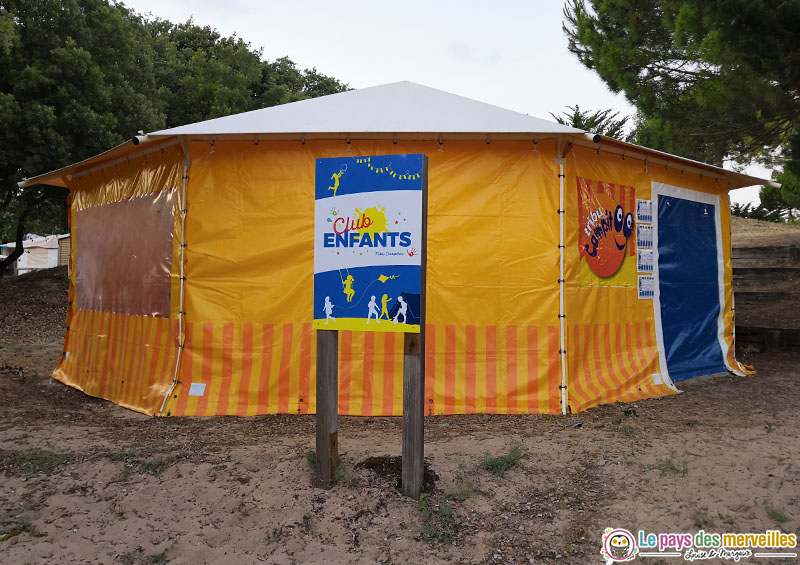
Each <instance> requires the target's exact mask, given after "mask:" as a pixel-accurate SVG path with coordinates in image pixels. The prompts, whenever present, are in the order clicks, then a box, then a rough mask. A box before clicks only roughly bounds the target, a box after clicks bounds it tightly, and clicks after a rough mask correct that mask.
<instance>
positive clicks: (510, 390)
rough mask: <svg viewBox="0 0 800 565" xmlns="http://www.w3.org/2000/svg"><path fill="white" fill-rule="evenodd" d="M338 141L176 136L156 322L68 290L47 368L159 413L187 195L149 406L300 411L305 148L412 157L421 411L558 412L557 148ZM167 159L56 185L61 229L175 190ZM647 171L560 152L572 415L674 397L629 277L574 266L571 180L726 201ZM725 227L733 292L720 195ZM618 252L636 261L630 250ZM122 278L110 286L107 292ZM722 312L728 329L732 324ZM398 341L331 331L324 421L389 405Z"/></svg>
mask: <svg viewBox="0 0 800 565" xmlns="http://www.w3.org/2000/svg"><path fill="white" fill-rule="evenodd" d="M346 147H347V146H346V144H345V143H343V142H321V141H318V142H315V141H308V142H307V143H305V144H300V143H299V142H266V141H261V142H260V143H259V144H258V145H255V144H254V143H252V142H221V141H218V142H216V143H215V145H214V146H213V147H212V146H211V145H210V144H208V143H200V142H194V143H192V144H191V151H190V156H191V167H190V168H189V170H188V181H187V186H186V194H187V196H186V202H185V203H183V202H182V201H180V198H178V201H177V203H176V209H175V211H174V213H175V216H174V222H173V223H174V231H173V233H172V248H173V254H172V262H171V266H170V272H171V292H170V304H171V308H170V310H171V311H170V317H169V318H164V317H157V316H152V315H146V314H145V315H142V314H141V313H140V314H130V313H107V312H87V311H81V310H77V309H76V308H75V307H74V301H73V303H72V304H71V306H70V313H69V321H68V326H69V331H68V335H67V339H66V343H65V354H64V356H63V357H62V359H61V361H60V362H59V365H58V367H57V369H56V371H55V374H54V376H55V377H56V378H57V379H59V380H61V381H63V382H65V383H67V384H69V385H72V386H75V387H77V388H79V389H81V390H84V391H85V392H87V393H88V394H91V395H94V396H99V397H102V398H107V399H109V400H112V401H114V402H117V403H119V404H121V405H123V406H127V407H129V408H132V409H134V410H138V411H141V412H145V413H148V414H154V413H158V410H159V408H160V406H161V403H162V400H163V398H164V395H165V394H166V392H167V390H168V389H169V387H170V384H171V383H172V380H173V374H174V371H175V366H176V361H177V356H178V355H177V354H178V335H179V327H178V320H179V317H178V312H179V310H180V306H179V298H178V297H179V283H180V281H179V277H180V276H179V273H180V249H181V248H180V246H181V241H182V238H181V233H180V232H181V224H180V210H181V209H183V207H184V206H185V209H186V210H187V213H186V227H185V243H186V247H185V252H186V258H185V269H186V271H185V276H186V280H185V303H184V308H183V309H184V311H185V312H186V325H185V328H183V329H182V332H183V335H184V339H185V348H184V351H183V353H182V355H181V356H180V357H181V361H180V368H179V372H178V381H179V384H178V385H177V386H176V387H175V388H174V390H173V391H172V393H171V394H170V396H169V398H168V399H167V402H166V405H165V408H164V410H163V412H162V413H163V414H164V415H199V416H208V415H216V414H238V415H253V414H266V413H313V412H314V410H315V404H314V391H315V372H316V369H315V351H316V342H315V335H314V331H313V330H312V327H311V321H312V299H313V234H314V226H313V222H314V213H313V211H314V170H315V167H314V164H315V159H317V158H320V157H335V156H342V155H347V156H359V155H381V154H393V153H424V154H426V155H427V156H428V158H429V209H428V226H429V231H428V263H427V264H428V275H427V300H428V302H427V304H428V306H427V314H428V326H427V341H426V381H425V403H426V413H427V414H457V413H482V412H487V413H549V414H557V413H561V411H562V407H561V390H560V389H559V386H560V385H561V378H562V376H561V363H560V353H559V351H560V349H561V344H560V326H559V318H558V314H559V283H558V279H559V276H560V274H559V247H558V246H559V214H558V208H559V177H558V174H559V167H558V165H556V164H555V163H554V159H555V156H556V152H555V144H554V143H553V142H549V143H548V142H540V143H539V144H538V149H537V150H536V151H532V150H531V149H532V145H531V143H529V142H498V141H492V143H491V144H490V145H487V144H486V143H485V142H474V141H463V142H459V141H448V142H447V143H446V144H445V145H444V148H443V149H444V151H439V148H440V147H439V144H438V143H433V142H431V143H425V142H419V143H413V142H401V143H398V144H396V145H395V144H393V143H392V142H391V141H387V142H381V141H375V142H365V141H359V142H354V143H352V145H351V147H352V151H351V152H350V153H347V152H346ZM183 159H184V155H183V153H182V151H181V150H180V149H179V148H178V146H174V147H172V148H170V149H166V150H165V151H163V152H158V153H156V154H149V155H147V156H146V158H141V157H139V158H137V159H133V160H131V162H130V163H129V164H128V163H125V164H121V165H118V166H117V167H116V168H113V169H109V170H106V171H103V172H100V173H94V174H93V175H91V176H85V177H81V178H80V179H77V180H76V181H73V182H72V183H71V185H70V189H71V190H72V197H71V208H70V218H71V222H72V226H71V229H72V232H73V235H75V234H78V235H79V236H80V232H81V225H80V222H81V214H80V211H81V210H83V209H86V208H89V207H95V206H101V205H104V204H108V203H111V202H120V201H124V200H126V199H130V198H138V197H145V195H147V194H149V193H153V192H158V191H162V190H176V189H177V190H178V193H180V190H179V188H180V185H181V176H182V167H181V161H182V160H183ZM650 169H651V170H650V171H649V172H648V171H646V170H645V168H644V166H643V165H642V164H641V163H640V162H635V161H631V160H630V159H629V160H627V161H623V160H622V159H620V158H617V157H613V156H605V155H600V156H598V155H597V154H596V153H595V152H594V151H589V150H583V149H578V148H575V149H573V150H571V151H568V154H567V165H566V167H565V170H566V179H565V195H566V203H565V208H566V214H565V222H566V234H567V235H566V237H567V239H566V242H565V245H566V281H567V284H566V312H567V317H566V321H567V331H566V340H567V343H566V351H567V364H566V367H567V403H568V407H569V409H570V410H572V411H573V412H575V411H580V410H584V409H586V408H588V407H591V406H594V405H597V404H600V403H606V402H615V401H617V400H622V401H630V400H636V399H640V398H648V397H652V396H662V395H666V394H671V393H673V392H674V391H673V390H672V389H671V388H669V387H668V386H666V385H663V384H661V385H657V384H655V382H654V380H653V376H652V375H653V373H655V372H658V369H657V367H658V352H657V348H656V345H655V324H654V316H653V302H652V301H651V300H639V299H638V298H637V294H636V288H635V287H622V288H614V287H601V286H596V287H595V286H584V285H583V284H582V283H581V278H580V273H579V271H580V261H579V257H578V242H577V238H578V235H577V234H578V214H577V207H578V201H577V199H578V196H577V195H578V190H577V182H578V180H577V178H578V177H581V178H589V179H596V180H602V181H604V182H608V183H617V184H620V185H625V186H627V187H634V188H635V195H636V198H649V191H650V182H651V180H655V181H660V182H669V183H671V184H676V185H680V186H687V187H690V188H692V189H694V190H706V191H720V194H721V195H722V197H723V199H724V202H727V197H726V195H725V192H724V190H723V189H722V188H719V187H717V186H716V185H715V183H714V181H713V180H709V179H704V180H703V179H700V177H699V176H698V175H692V176H691V179H688V177H689V176H690V175H686V176H685V177H681V175H680V173H677V176H676V174H675V173H671V172H668V171H665V170H664V169H663V167H662V168H661V170H655V167H651V168H650ZM626 194H627V193H626ZM628 196H629V194H627V196H626V197H628ZM154 210H155V208H154ZM722 222H723V224H722V225H723V232H724V233H723V241H724V243H725V253H726V255H725V257H726V260H725V269H726V271H725V274H726V279H725V280H726V300H730V299H731V298H732V296H731V292H730V253H729V245H730V239H729V234H728V231H729V217H728V208H727V207H726V206H723V210H722ZM108 229H109V237H117V236H115V235H114V233H115V232H114V230H113V226H109V228H108ZM120 237H122V236H120ZM128 237H129V238H130V237H133V238H134V239H136V240H137V241H138V240H141V241H139V243H140V245H141V246H142V250H143V252H144V253H146V252H147V249H148V248H149V247H150V244H149V243H148V240H153V239H154V238H155V236H154V235H149V236H148V235H147V234H128ZM72 241H73V242H74V244H73V251H72V253H73V257H72V261H73V264H75V259H76V255H80V254H81V253H82V252H85V253H88V252H90V250H87V249H86V247H87V246H88V245H90V244H87V243H84V244H83V245H84V249H83V250H82V248H81V240H80V237H78V238H75V237H73V238H72ZM131 244H132V243H131V242H130V241H128V242H127V243H125V245H131ZM625 261H628V262H631V261H634V262H635V256H633V257H632V258H631V257H626V258H625ZM123 283H124V281H123ZM74 284H75V281H74V280H73V281H72V285H73V286H72V287H71V292H70V295H71V297H74V295H75V288H74ZM124 287H125V285H124V284H121V288H117V289H112V290H110V291H109V292H117V293H122V294H121V295H120V296H124V291H125V288H124ZM71 300H74V298H71ZM729 310H730V309H729V308H728V309H726V312H727V313H729ZM725 320H726V335H728V333H732V319H731V317H730V316H727V315H726V318H725ZM728 330H731V331H730V332H728ZM402 340H403V337H402V334H395V333H387V334H382V333H361V332H340V335H339V360H340V367H339V408H340V413H341V414H350V415H400V414H401V413H402V359H403V356H402V346H403V342H402ZM731 351H732V348H731ZM730 361H731V362H732V357H731V360H730ZM193 383H194V384H196V385H205V386H204V387H203V386H195V387H191V385H192V384H193ZM192 388H193V394H192V395H190V394H189V393H190V389H192Z"/></svg>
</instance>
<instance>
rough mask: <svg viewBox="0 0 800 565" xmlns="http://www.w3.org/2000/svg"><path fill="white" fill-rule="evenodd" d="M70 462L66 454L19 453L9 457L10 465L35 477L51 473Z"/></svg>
mask: <svg viewBox="0 0 800 565" xmlns="http://www.w3.org/2000/svg"><path fill="white" fill-rule="evenodd" d="M68 460H69V455H68V454H66V453H57V452H53V451H17V452H12V453H11V454H10V455H9V456H8V463H9V464H10V465H11V466H13V467H18V468H20V469H22V470H23V471H25V472H26V473H30V474H33V475H38V474H39V473H50V472H52V471H54V470H55V469H57V468H58V467H61V466H62V465H63V464H64V463H66V462H67V461H68Z"/></svg>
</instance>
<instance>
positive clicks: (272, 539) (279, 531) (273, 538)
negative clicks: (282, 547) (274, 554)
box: [267, 528, 283, 543]
mask: <svg viewBox="0 0 800 565" xmlns="http://www.w3.org/2000/svg"><path fill="white" fill-rule="evenodd" d="M282 537H283V528H275V529H273V530H272V533H271V534H270V535H269V537H268V538H267V543H278V542H279V541H281V538H282Z"/></svg>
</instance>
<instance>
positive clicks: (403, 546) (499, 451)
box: [0, 270, 800, 564]
mask: <svg viewBox="0 0 800 565" xmlns="http://www.w3.org/2000/svg"><path fill="white" fill-rule="evenodd" d="M64 276H65V274H64V273H63V272H59V271H58V270H54V271H53V272H49V273H40V274H37V275H35V277H38V279H32V278H31V279H28V280H27V282H26V281H25V280H24V279H25V277H20V278H18V279H16V280H14V281H13V284H14V285H21V286H18V287H16V290H17V292H13V291H12V290H13V289H12V286H11V285H12V283H9V282H6V281H0V304H2V305H3V306H2V308H3V311H2V313H0V562H2V563H14V564H24V563H123V564H139V563H142V564H153V563H167V562H168V563H174V564H181V563H185V564H200V563H323V562H327V563H422V562H425V563H600V562H601V558H600V553H599V551H600V539H601V535H602V532H603V530H604V529H605V528H606V527H624V528H627V529H628V530H631V531H634V532H636V531H637V530H639V529H642V530H646V531H647V532H654V533H661V532H692V533H694V532H696V531H698V530H699V529H704V530H706V531H707V532H708V531H712V532H719V533H722V532H763V531H765V530H768V529H780V530H782V531H784V532H797V530H798V519H799V518H800V475H799V474H798V471H800V395H798V394H797V391H796V382H797V380H798V379H799V378H800V368H798V367H799V366H800V354H798V353H797V352H793V353H770V354H765V353H758V354H749V355H747V356H746V357H745V358H744V359H743V360H744V361H745V362H747V363H753V364H755V365H756V367H757V368H758V374H757V375H756V376H753V377H735V376H727V375H726V376H716V377H707V378H702V379H696V380H694V381H691V382H688V383H684V384H683V386H682V387H681V388H682V390H684V391H685V392H684V394H680V395H677V396H672V397H668V398H664V399H653V400H647V401H642V402H637V403H633V404H617V405H612V406H602V407H599V408H596V409H592V410H589V411H587V412H584V413H581V414H578V415H573V416H569V417H551V416H491V417H490V416H455V417H454V416H449V417H430V418H427V419H426V420H425V426H426V429H425V433H426V457H427V461H428V464H429V466H430V470H431V473H430V477H431V479H435V480H433V486H432V487H431V488H430V489H429V492H426V493H425V494H424V496H423V498H422V500H420V501H419V502H416V501H413V500H410V499H407V498H405V497H403V496H401V495H400V494H399V493H398V491H397V488H396V487H397V481H398V476H397V473H398V465H397V459H396V457H397V456H398V455H399V454H400V438H401V427H400V420H399V419H397V418H340V422H339V449H340V453H341V454H342V470H341V473H340V476H339V480H338V484H337V486H336V487H334V488H333V489H332V490H329V491H326V490H320V489H315V488H313V487H312V473H313V469H312V463H313V451H312V450H313V446H314V418H313V416H310V417H306V416H261V417H253V418H234V417H222V418H210V419H177V418H149V417H146V416H142V415H139V414H136V413H133V412H131V411H128V410H125V409H123V408H120V407H118V406H115V405H113V404H110V403H108V402H106V401H102V400H98V399H94V398H90V397H88V396H86V395H84V394H83V393H81V392H78V391H76V390H73V389H70V388H68V387H65V386H63V385H61V384H60V383H57V382H54V381H52V380H51V379H50V378H49V376H48V375H49V372H50V370H51V369H52V368H53V366H54V365H55V361H56V359H57V357H58V355H59V354H60V352H61V336H62V335H63V333H62V332H63V329H61V328H60V327H59V326H58V323H57V321H54V320H63V318H64V317H65V311H66V307H65V304H66V286H65V285H64V284H63V280H64V279H63V277H64ZM59 277H61V279H59ZM59 280H61V281H62V282H59ZM21 288H24V289H25V290H24V292H20V289H21ZM36 288H40V289H45V290H44V291H41V292H37V291H36V290H35V289H36ZM10 289H11V290H10ZM59 308H61V310H59ZM62 314H63V316H62ZM62 323H63V322H62ZM43 325H44V326H43ZM53 325H55V328H53V327H52V326H53ZM22 326H26V327H25V328H24V329H23V328H22ZM27 326H30V327H27ZM45 326H46V327H45ZM492 458H495V460H492ZM506 467H508V468H507V469H505V468H506ZM504 469H505V471H504ZM492 471H493V472H492ZM503 471H504V472H503ZM644 561H645V562H646V563H661V562H663V563H675V562H678V561H679V560H676V559H672V560H668V559H661V560H659V559H658V558H644ZM791 561H792V560H787V559H784V560H782V561H781V562H783V563H786V562H791ZM753 562H758V563H769V562H770V561H769V559H763V558H762V559H756V560H753ZM705 563H709V561H705Z"/></svg>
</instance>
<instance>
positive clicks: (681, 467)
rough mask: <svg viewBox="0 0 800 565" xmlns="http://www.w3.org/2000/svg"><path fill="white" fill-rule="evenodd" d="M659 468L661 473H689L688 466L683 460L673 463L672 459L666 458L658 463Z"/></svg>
mask: <svg viewBox="0 0 800 565" xmlns="http://www.w3.org/2000/svg"><path fill="white" fill-rule="evenodd" d="M658 468H659V469H660V470H661V475H662V476H664V475H670V474H671V475H679V476H681V477H685V476H686V475H687V474H688V473H689V466H688V465H687V464H686V462H685V461H684V462H683V463H675V462H674V461H673V460H672V459H667V460H666V461H662V462H661V463H659V464H658Z"/></svg>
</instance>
